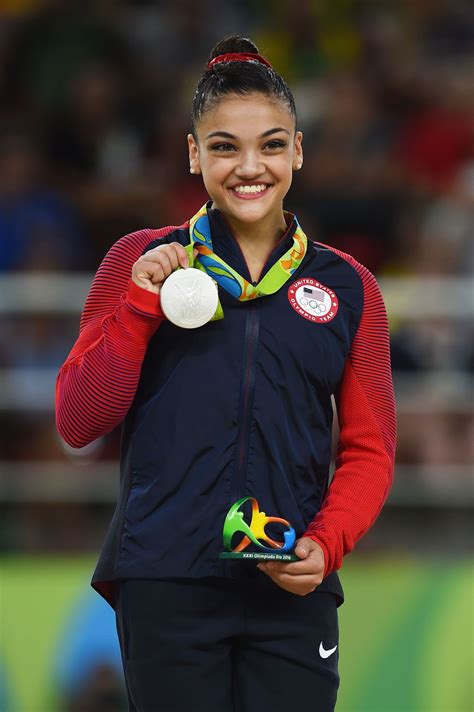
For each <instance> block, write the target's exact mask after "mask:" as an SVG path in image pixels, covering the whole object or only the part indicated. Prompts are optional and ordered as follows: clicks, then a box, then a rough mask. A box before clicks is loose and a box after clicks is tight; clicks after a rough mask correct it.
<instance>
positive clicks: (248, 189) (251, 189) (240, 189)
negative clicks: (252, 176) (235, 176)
mask: <svg viewBox="0 0 474 712" xmlns="http://www.w3.org/2000/svg"><path fill="white" fill-rule="evenodd" d="M266 187H267V186H266V185H265V184H263V183H262V185H237V186H236V187H235V188H234V190H235V192H236V193H261V192H262V191H263V190H265V189H266Z"/></svg>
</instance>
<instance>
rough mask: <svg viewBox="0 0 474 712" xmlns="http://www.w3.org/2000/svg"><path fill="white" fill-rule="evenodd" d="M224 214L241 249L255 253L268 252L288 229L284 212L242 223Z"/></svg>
mask: <svg viewBox="0 0 474 712" xmlns="http://www.w3.org/2000/svg"><path fill="white" fill-rule="evenodd" d="M213 207H214V205H213ZM222 215H223V217H224V218H225V220H226V221H227V224H228V225H229V227H230V229H231V231H232V234H233V236H234V238H235V239H236V240H237V242H238V243H239V245H240V247H241V249H242V250H244V251H245V250H246V251H248V252H252V253H254V254H259V253H263V254H266V253H267V252H268V250H269V249H271V248H272V247H273V246H274V245H276V243H277V242H278V241H279V240H280V239H281V238H282V237H283V235H284V234H285V232H286V231H287V229H288V225H287V224H286V222H285V216H284V215H283V212H280V213H279V215H277V216H274V215H270V216H268V217H267V218H265V219H264V220H260V221H259V222H256V223H242V222H240V221H239V220H235V219H234V218H233V217H232V216H229V215H226V214H225V213H222Z"/></svg>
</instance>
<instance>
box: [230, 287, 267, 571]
mask: <svg viewBox="0 0 474 712" xmlns="http://www.w3.org/2000/svg"><path fill="white" fill-rule="evenodd" d="M253 284H254V286H255V284H256V282H254V283H253ZM259 327H260V314H259V303H258V300H257V299H254V300H253V301H251V302H250V304H249V308H248V312H247V318H246V324H245V361H244V368H243V371H244V377H243V385H242V394H241V400H240V407H239V424H240V425H239V431H238V436H237V446H236V449H235V452H236V461H235V467H234V476H233V488H232V497H231V502H230V506H231V505H232V504H234V503H235V502H236V501H237V499H238V498H239V497H241V496H242V485H243V483H244V481H245V474H246V468H247V459H248V446H249V440H250V426H251V417H250V416H251V412H252V402H253V392H254V387H255V371H256V355H257V346H258V335H259ZM225 563H226V571H227V572H228V571H229V567H230V561H226V562H225Z"/></svg>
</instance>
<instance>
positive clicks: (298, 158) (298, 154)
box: [293, 131, 303, 171]
mask: <svg viewBox="0 0 474 712" xmlns="http://www.w3.org/2000/svg"><path fill="white" fill-rule="evenodd" d="M302 141H303V134H302V132H301V131H297V132H296V135H295V145H294V147H293V170H294V171H299V170H300V168H301V166H302V165H303V146H302Z"/></svg>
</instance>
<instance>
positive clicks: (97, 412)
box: [56, 227, 176, 447]
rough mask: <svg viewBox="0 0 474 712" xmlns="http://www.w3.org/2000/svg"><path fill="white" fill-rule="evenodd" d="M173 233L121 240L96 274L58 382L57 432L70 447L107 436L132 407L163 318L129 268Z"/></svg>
mask: <svg viewBox="0 0 474 712" xmlns="http://www.w3.org/2000/svg"><path fill="white" fill-rule="evenodd" d="M175 229H176V228H174V227H168V228H163V229H161V230H140V231H139V232H135V233H131V234H130V235H126V236H125V237H122V238H121V239H120V240H118V241H117V242H116V243H115V244H114V245H113V246H112V247H111V249H110V250H109V252H108V253H107V255H106V256H105V257H104V259H103V261H102V263H101V265H100V267H99V269H98V270H97V274H96V275H95V277H94V280H93V282H92V286H91V288H90V291H89V294H88V296H87V299H86V302H85V305H84V309H83V312H82V316H81V320H80V327H79V337H78V339H77V341H76V343H75V344H74V346H73V348H72V350H71V352H70V354H69V356H68V357H67V359H66V361H65V362H64V364H63V365H62V367H61V368H60V370H59V373H58V376H57V379H56V428H57V431H58V433H59V434H60V435H61V436H62V437H63V438H64V440H65V441H66V442H67V443H68V444H69V445H70V446H71V447H83V446H84V445H87V444H88V443H90V442H92V441H93V440H95V439H96V438H98V437H99V436H101V435H105V433H108V432H110V431H111V430H112V429H113V428H114V427H115V426H116V425H118V424H119V423H120V422H121V421H122V420H123V418H124V416H125V414H126V413H127V411H128V409H129V407H130V405H131V402H132V400H133V398H134V396H135V392H136V389H137V385H138V380H139V377H140V370H141V365H142V362H143V358H144V356H145V352H146V349H147V346H148V342H149V340H150V338H151V337H152V335H153V334H154V333H155V331H156V329H157V328H158V327H159V325H160V324H161V323H162V322H163V320H164V319H165V316H164V314H163V312H162V311H161V307H160V297H159V295H157V294H154V293H153V292H148V291H147V290H146V289H143V288H142V287H139V286H138V285H136V284H135V283H134V282H133V281H132V280H131V274H132V266H133V264H134V263H135V262H136V261H137V259H138V258H139V257H140V255H141V254H142V253H143V251H144V249H145V247H146V246H147V244H149V243H150V242H152V241H153V240H156V239H159V238H160V237H165V236H166V235H167V234H168V233H169V232H171V231H172V230H175Z"/></svg>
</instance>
